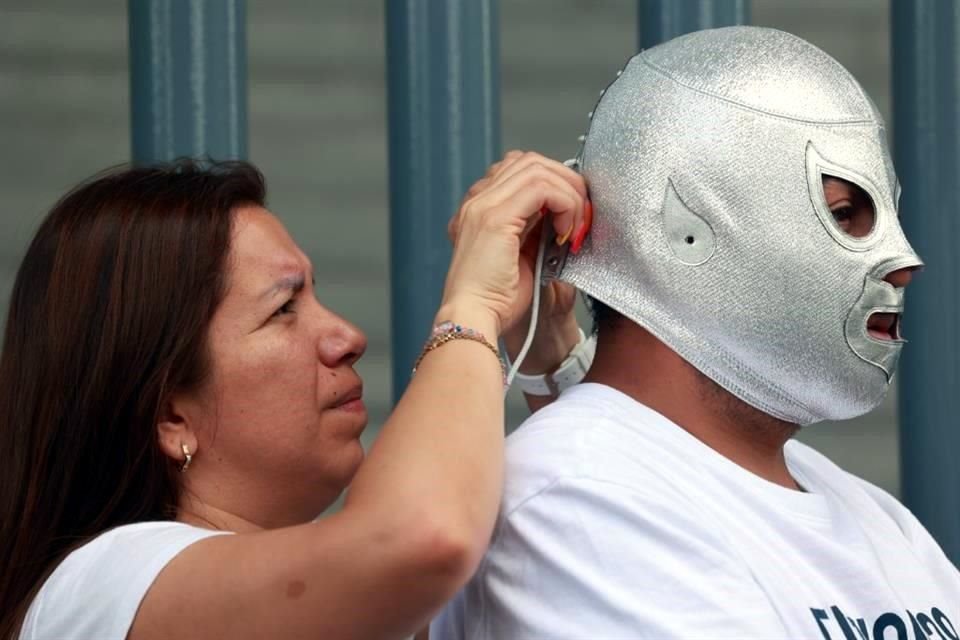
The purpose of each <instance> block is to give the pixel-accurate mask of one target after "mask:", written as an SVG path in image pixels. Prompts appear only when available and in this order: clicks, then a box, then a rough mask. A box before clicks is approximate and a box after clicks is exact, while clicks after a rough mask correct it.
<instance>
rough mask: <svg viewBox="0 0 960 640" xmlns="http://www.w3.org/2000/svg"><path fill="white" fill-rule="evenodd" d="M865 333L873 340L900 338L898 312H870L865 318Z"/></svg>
mask: <svg viewBox="0 0 960 640" xmlns="http://www.w3.org/2000/svg"><path fill="white" fill-rule="evenodd" d="M867 333H868V334H869V335H870V337H871V338H873V339H875V340H885V341H893V340H900V339H901V337H900V314H899V313H871V314H870V317H868V318H867Z"/></svg>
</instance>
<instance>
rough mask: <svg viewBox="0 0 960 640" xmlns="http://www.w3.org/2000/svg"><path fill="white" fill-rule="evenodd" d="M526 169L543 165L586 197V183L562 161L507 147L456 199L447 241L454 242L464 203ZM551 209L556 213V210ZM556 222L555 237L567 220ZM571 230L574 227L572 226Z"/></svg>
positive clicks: (546, 169) (563, 230) (566, 225)
mask: <svg viewBox="0 0 960 640" xmlns="http://www.w3.org/2000/svg"><path fill="white" fill-rule="evenodd" d="M530 169H543V170H545V171H548V172H550V173H552V174H553V175H555V176H558V177H559V178H561V179H562V180H564V181H565V182H567V183H568V184H569V185H570V186H571V187H572V188H573V189H574V190H575V191H576V192H577V193H578V194H579V196H580V197H582V198H586V197H587V187H586V183H585V182H584V180H583V178H582V177H581V176H580V174H578V173H577V172H576V171H573V170H572V169H570V168H569V167H567V166H566V165H564V164H563V163H561V162H557V161H556V160H551V159H550V158H547V157H545V156H542V155H540V154H539V153H535V152H532V151H518V150H514V151H508V152H507V153H506V154H505V155H504V157H503V158H502V159H501V160H500V161H499V162H496V163H494V164H493V165H491V166H490V167H489V169H487V173H486V175H484V177H483V178H481V179H479V180H477V181H476V182H475V183H473V185H471V187H470V189H468V190H467V193H466V195H464V197H463V200H462V201H461V203H460V207H459V209H458V211H457V214H456V215H454V216H453V217H452V218H451V219H450V222H448V223H447V235H448V237H449V238H450V242H451V243H455V242H456V239H457V232H458V230H459V228H460V216H461V212H462V211H463V208H464V206H465V205H467V203H469V202H471V201H472V200H474V199H476V198H477V197H480V196H481V195H484V194H486V193H487V192H489V191H490V190H491V189H493V188H494V187H497V186H500V185H503V184H504V183H505V182H506V181H507V180H509V179H510V178H512V177H514V176H515V175H517V174H519V173H521V172H525V171H529V170H530ZM554 213H555V214H556V213H558V212H554ZM558 222H559V223H561V225H562V226H560V225H558V229H562V230H558V231H557V234H558V236H559V237H563V234H564V233H565V232H566V231H567V230H568V229H569V224H568V221H566V220H562V219H561V220H559V221H558ZM574 231H576V228H575V229H574Z"/></svg>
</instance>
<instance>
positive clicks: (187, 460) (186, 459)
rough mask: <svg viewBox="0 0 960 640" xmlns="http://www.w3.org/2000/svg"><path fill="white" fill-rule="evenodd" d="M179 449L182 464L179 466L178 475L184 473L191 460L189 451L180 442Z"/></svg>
mask: <svg viewBox="0 0 960 640" xmlns="http://www.w3.org/2000/svg"><path fill="white" fill-rule="evenodd" d="M180 448H181V449H183V464H182V465H180V473H186V471H187V469H189V468H190V462H191V461H192V460H193V456H192V455H190V449H189V448H188V447H187V445H186V444H184V443H182V442H181V443H180Z"/></svg>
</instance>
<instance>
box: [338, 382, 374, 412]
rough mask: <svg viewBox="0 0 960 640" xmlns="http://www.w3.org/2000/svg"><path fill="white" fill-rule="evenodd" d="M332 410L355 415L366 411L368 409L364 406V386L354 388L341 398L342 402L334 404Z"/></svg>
mask: <svg viewBox="0 0 960 640" xmlns="http://www.w3.org/2000/svg"><path fill="white" fill-rule="evenodd" d="M332 408H333V409H340V410H341V411H349V412H353V413H357V412H362V411H366V410H367V407H366V406H365V405H364V404H363V385H362V384H360V385H357V386H355V387H352V388H351V389H350V390H349V391H347V392H346V393H345V394H343V395H342V396H341V398H340V401H339V402H337V403H336V404H334V405H333V407H332Z"/></svg>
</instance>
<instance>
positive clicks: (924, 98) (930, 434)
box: [890, 0, 960, 566]
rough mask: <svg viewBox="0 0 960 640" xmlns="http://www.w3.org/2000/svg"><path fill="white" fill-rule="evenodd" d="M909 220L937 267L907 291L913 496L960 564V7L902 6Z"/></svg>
mask: <svg viewBox="0 0 960 640" xmlns="http://www.w3.org/2000/svg"><path fill="white" fill-rule="evenodd" d="M890 17H891V20H890V24H891V29H892V34H891V35H892V39H893V106H894V109H893V125H894V151H895V156H896V164H897V171H898V174H899V176H900V182H901V185H902V188H903V195H902V197H901V199H900V220H901V222H902V224H903V227H904V230H905V231H906V234H907V237H908V238H909V239H910V242H911V243H912V244H913V246H914V248H915V249H916V250H917V253H919V254H920V256H921V257H922V258H923V259H924V261H925V262H926V263H927V266H926V269H925V270H924V271H923V272H922V273H920V274H917V277H915V278H914V282H913V284H911V285H910V286H909V288H908V290H907V296H906V304H907V309H906V313H905V318H906V322H907V325H906V328H907V331H906V334H907V337H908V338H909V340H910V344H909V345H907V346H906V348H905V349H904V351H903V357H902V359H901V361H900V362H901V364H900V370H901V372H902V374H901V377H900V451H901V463H902V478H903V480H902V484H903V498H904V502H905V503H906V504H907V506H908V507H909V508H910V509H911V510H912V511H913V512H914V513H915V514H916V515H917V517H918V518H919V519H920V520H921V522H923V524H924V525H925V526H926V527H927V529H928V530H929V531H930V533H931V534H933V536H934V537H935V538H936V539H937V541H938V542H939V543H940V545H941V546H942V547H943V549H944V551H945V552H946V553H947V555H948V556H949V557H950V559H951V560H952V561H953V562H954V564H957V565H958V566H960V464H958V463H957V455H958V452H960V337H958V335H960V334H958V333H957V329H956V321H957V318H958V317H960V249H958V247H960V179H958V177H960V109H958V108H957V99H958V97H960V38H958V34H960V4H958V3H955V2H953V1H952V0H893V2H892V3H891V16H890Z"/></svg>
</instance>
